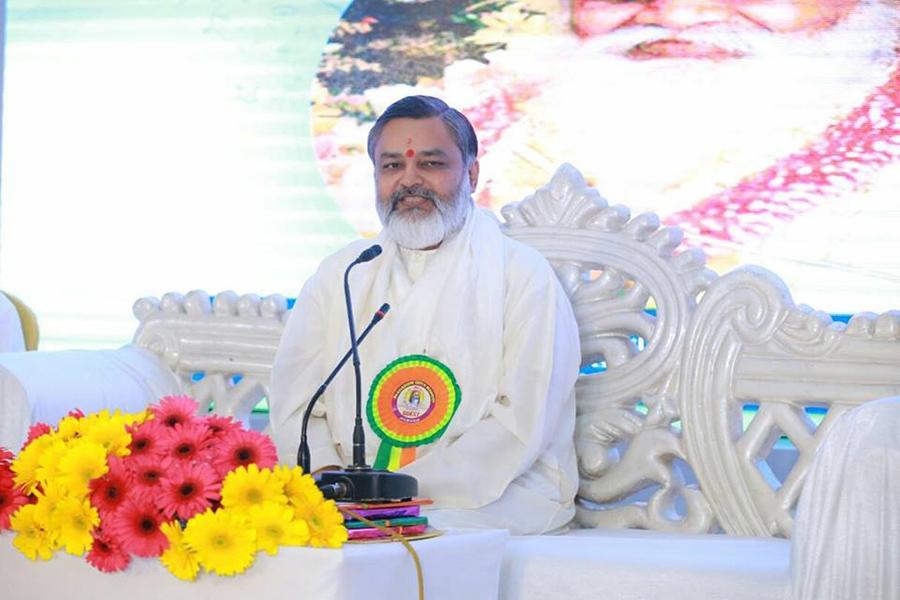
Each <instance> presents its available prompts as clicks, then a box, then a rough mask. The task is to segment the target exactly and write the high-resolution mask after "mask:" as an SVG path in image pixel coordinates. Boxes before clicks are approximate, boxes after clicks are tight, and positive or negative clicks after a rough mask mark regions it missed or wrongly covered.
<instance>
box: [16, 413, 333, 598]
mask: <svg viewBox="0 0 900 600" xmlns="http://www.w3.org/2000/svg"><path fill="white" fill-rule="evenodd" d="M197 408H198V407H197V403H196V402H194V401H193V400H192V399H190V398H188V397H184V396H180V397H179V396H169V397H166V398H163V399H162V400H161V401H160V402H159V404H158V405H153V406H150V407H149V408H148V409H147V410H146V411H144V412H142V413H137V414H121V413H120V412H119V411H116V412H114V413H110V412H109V411H106V410H104V411H101V412H98V413H93V414H90V415H87V416H85V415H84V414H82V413H81V412H80V411H75V412H72V413H69V415H68V416H66V417H64V418H63V419H61V420H60V421H59V423H58V425H57V426H56V428H51V427H50V426H49V425H47V424H44V423H38V424H37V425H34V426H32V428H31V430H30V431H29V434H28V439H27V440H26V442H25V444H24V446H23V448H22V451H21V452H20V453H19V455H18V457H14V456H13V454H12V453H11V452H9V451H8V450H5V449H3V448H0V532H2V531H3V530H5V529H12V530H13V532H15V537H14V538H13V545H14V546H15V547H16V548H17V549H18V550H19V551H21V552H22V553H23V554H24V555H25V556H27V557H28V558H30V559H31V560H36V559H42V560H47V559H49V558H51V557H52V556H53V553H54V552H55V551H56V550H59V549H64V550H65V551H66V552H68V553H70V554H75V555H78V556H81V555H84V554H86V559H87V561H88V562H89V563H90V564H91V565H93V566H94V567H96V568H97V569H99V570H101V571H104V572H115V571H122V570H124V569H125V568H126V567H128V565H129V563H130V562H131V557H132V555H134V556H141V557H159V559H160V561H161V562H162V564H163V565H165V567H166V568H167V569H168V570H169V571H170V572H171V573H172V574H173V575H175V576H176V577H179V578H181V579H185V580H194V579H195V578H196V577H197V575H198V573H199V572H200V569H201V567H202V568H203V569H204V570H206V571H210V572H213V573H217V574H219V575H234V574H236V573H241V572H243V571H244V570H246V569H247V568H248V567H249V566H250V565H252V564H253V561H254V559H255V556H256V553H257V552H258V551H260V550H264V551H265V552H267V553H268V554H276V553H277V552H278V548H279V546H285V545H289V546H304V545H312V546H316V547H332V548H335V547H340V546H341V545H342V544H343V543H344V541H346V540H347V530H346V529H345V528H344V525H343V517H342V516H341V514H340V512H339V511H338V509H337V506H336V505H335V503H334V502H333V501H330V500H328V501H326V500H325V499H324V497H323V496H322V493H321V492H320V491H319V489H318V488H317V487H316V485H315V482H314V481H313V479H312V477H310V476H309V475H307V474H304V473H303V471H302V470H301V469H300V468H299V467H293V468H290V467H286V466H278V465H276V462H277V457H276V452H275V446H274V444H273V443H272V440H271V439H269V438H268V437H267V436H265V435H263V434H261V433H257V432H254V431H248V430H245V429H244V428H243V427H242V426H241V425H240V424H239V423H237V422H235V421H233V420H232V419H231V418H230V417H221V416H217V415H209V416H203V417H201V416H197Z"/></svg>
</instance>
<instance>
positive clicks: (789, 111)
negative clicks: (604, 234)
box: [311, 0, 900, 312]
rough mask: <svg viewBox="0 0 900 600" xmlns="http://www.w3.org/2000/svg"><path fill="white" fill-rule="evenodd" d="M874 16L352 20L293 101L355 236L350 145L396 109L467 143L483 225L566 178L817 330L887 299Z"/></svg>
mask: <svg viewBox="0 0 900 600" xmlns="http://www.w3.org/2000/svg"><path fill="white" fill-rule="evenodd" d="M897 16H898V5H897V3H896V2H894V1H893V0H887V1H871V0H813V1H812V2H808V1H804V0H700V1H695V0H690V1H688V0H650V1H641V2H639V1H631V0H625V1H618V2H607V1H601V0H509V1H502V0H499V1H483V2H475V3H473V2H464V1H461V0H422V1H409V0H405V1H400V0H355V1H353V2H351V3H350V4H349V5H348V7H347V8H346V10H345V11H344V13H343V15H342V18H341V20H340V22H339V23H338V24H337V25H336V27H335V28H334V30H333V32H332V34H331V37H330V39H329V41H328V45H327V47H326V49H325V52H324V53H323V56H322V61H321V63H320V66H319V71H318V76H317V78H316V80H315V81H314V83H313V90H312V117H311V121H312V128H313V137H314V144H315V152H316V157H317V160H318V164H319V169H320V171H321V173H322V175H323V178H324V179H325V181H326V184H327V186H328V188H329V190H330V191H331V193H332V195H333V197H334V198H335V201H336V202H337V203H338V205H339V206H340V209H341V211H342V212H343V215H344V217H345V218H346V219H347V220H348V221H349V222H350V224H351V225H352V226H353V227H354V228H355V229H356V230H357V231H358V232H359V233H361V234H363V235H371V234H373V233H374V232H376V231H377V230H378V229H379V222H378V219H377V215H376V213H375V210H374V206H373V203H372V197H371V177H372V175H371V163H370V162H369V160H368V157H367V156H366V150H365V141H366V134H367V132H368V129H369V128H370V127H371V125H372V123H373V121H374V119H375V117H376V116H377V115H378V114H379V113H380V112H381V111H382V110H384V109H385V108H386V107H387V106H388V105H389V104H390V103H391V102H393V101H394V100H396V99H397V98H399V97H402V96H404V95H406V94H410V93H422V94H431V95H436V96H440V97H442V98H444V99H445V100H446V101H447V102H448V103H449V104H450V105H452V106H454V107H458V108H459V109H460V110H462V111H463V112H464V113H465V114H466V115H467V116H468V117H469V118H470V119H471V120H472V122H473V124H474V126H475V128H476V130H477V131H478V133H479V139H480V144H481V148H480V156H479V159H480V162H481V173H482V179H481V181H480V183H479V187H478V190H477V191H476V195H475V200H476V202H477V203H478V204H479V205H482V206H486V207H490V208H492V209H494V210H495V211H499V208H500V207H501V206H503V205H504V204H506V203H509V202H513V201H517V200H521V199H523V198H524V197H526V196H527V195H528V194H530V193H531V192H533V191H534V190H535V189H536V188H538V187H539V186H541V185H543V184H544V183H546V182H547V181H548V180H549V178H550V176H551V175H552V174H553V172H554V171H555V169H556V168H557V166H558V165H559V164H561V163H563V162H570V163H572V164H574V165H575V166H576V167H577V168H578V169H579V170H581V171H582V172H583V173H584V174H585V176H586V178H587V180H588V183H590V184H591V185H593V186H594V187H596V188H597V189H598V190H599V191H600V193H601V194H602V195H603V196H604V197H605V198H606V199H607V200H608V201H609V202H610V204H618V203H621V204H625V205H627V206H629V207H630V208H631V209H632V214H633V215H636V214H638V213H641V212H646V211H652V212H655V213H657V214H658V215H659V216H660V218H661V220H662V222H663V223H664V224H665V225H674V226H678V227H680V228H682V229H683V230H684V232H685V242H684V244H685V246H687V247H696V248H702V249H703V250H704V252H705V253H706V255H707V260H708V262H709V263H710V266H712V267H713V268H714V269H716V270H717V271H719V272H720V273H722V272H725V271H727V270H729V269H731V268H733V267H735V266H737V265H739V264H746V263H752V264H758V265H761V266H763V267H766V268H769V269H771V270H772V271H774V272H775V273H777V274H778V275H779V276H780V277H782V278H783V279H784V280H785V281H786V283H787V284H788V286H789V288H790V290H791V292H792V294H793V296H794V299H795V301H797V302H802V303H806V304H810V305H812V306H814V307H815V308H818V309H823V310H826V311H830V312H853V311H859V310H873V311H879V310H886V309H889V308H892V307H894V305H896V304H897V299H898V298H900V239H897V237H896V236H895V235H894V233H893V232H894V231H896V229H897V227H898V225H900V207H898V205H897V203H896V201H894V200H893V198H892V197H893V192H894V191H895V190H897V189H900V106H898V104H900V75H898V58H897V42H898V29H897V24H898V19H897Z"/></svg>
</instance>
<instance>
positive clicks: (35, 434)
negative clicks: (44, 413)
mask: <svg viewBox="0 0 900 600" xmlns="http://www.w3.org/2000/svg"><path fill="white" fill-rule="evenodd" d="M51 431H53V428H51V427H50V426H49V425H47V424H46V423H35V424H34V425H32V426H31V427H29V428H28V437H26V438H25V443H24V444H22V449H23V450H24V449H25V447H26V446H28V444H30V443H31V442H32V441H34V440H35V439H36V438H39V437H41V436H42V435H44V434H45V433H50V432H51Z"/></svg>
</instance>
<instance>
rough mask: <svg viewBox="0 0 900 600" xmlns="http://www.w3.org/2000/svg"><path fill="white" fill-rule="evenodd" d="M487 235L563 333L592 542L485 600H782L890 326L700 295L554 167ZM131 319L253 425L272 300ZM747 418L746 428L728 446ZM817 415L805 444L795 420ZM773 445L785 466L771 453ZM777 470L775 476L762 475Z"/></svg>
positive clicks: (649, 219)
mask: <svg viewBox="0 0 900 600" xmlns="http://www.w3.org/2000/svg"><path fill="white" fill-rule="evenodd" d="M502 215H503V218H504V220H505V224H504V226H505V230H506V233H507V234H508V235H509V236H511V237H513V238H515V239H517V240H520V241H522V242H524V243H526V244H529V245H531V246H533V247H535V248H536V249H538V250H539V251H540V252H541V253H543V255H544V256H546V257H547V259H548V260H549V261H550V262H551V264H552V265H553V266H554V268H555V269H556V272H557V274H558V276H559V278H560V280H561V282H562V284H563V287H564V288H565V289H566V291H567V293H568V294H569V297H570V298H571V301H572V304H573V306H574V309H575V314H576V317H577V319H578V323H579V327H580V330H581V344H582V352H583V364H584V366H585V367H586V369H585V373H584V374H583V375H582V376H581V378H580V381H579V383H578V389H577V405H578V417H577V419H578V420H577V429H576V440H575V442H576V449H577V452H578V456H579V468H580V472H581V485H580V489H579V501H578V512H577V517H576V521H577V524H578V525H579V526H581V527H583V528H591V531H584V530H579V531H574V532H571V533H569V534H567V535H564V536H540V537H541V539H534V538H532V539H517V540H513V542H512V543H511V544H510V545H509V546H508V552H507V556H506V559H505V563H506V567H505V569H504V574H503V583H502V590H501V596H502V597H504V598H541V597H561V594H562V593H563V592H564V593H565V595H566V597H569V598H577V597H593V596H594V594H595V593H596V590H597V589H598V586H605V588H606V589H607V590H612V589H613V588H615V593H612V592H611V595H610V596H609V597H616V598H646V597H649V596H650V595H653V594H656V593H658V591H659V590H662V589H665V590H666V594H667V595H668V597H669V598H675V597H679V596H684V597H704V598H719V597H721V598H730V599H731V600H738V599H740V598H748V599H749V598H757V599H758V598H780V597H782V596H783V595H784V594H785V593H787V589H788V586H789V564H788V559H789V553H790V547H789V542H788V541H787V540H785V539H780V538H787V537H789V536H790V534H791V529H792V523H793V518H794V511H795V507H796V505H797V500H798V498H799V496H800V491H801V489H802V485H803V481H804V478H805V477H806V474H807V472H808V471H809V468H810V463H811V461H812V460H813V458H814V456H815V453H816V450H817V448H818V447H819V446H820V445H821V444H822V441H823V438H824V437H825V436H826V435H827V433H828V431H829V430H830V429H831V427H832V425H833V424H834V422H835V421H836V420H837V419H838V418H839V417H840V415H841V414H843V413H844V412H846V411H848V410H849V409H851V408H853V407H855V406H857V405H859V404H861V403H863V402H865V401H867V400H872V399H876V398H881V397H886V396H892V395H898V394H900V313H886V314H882V315H873V314H859V315H856V316H854V317H853V318H852V319H851V320H850V322H849V325H846V326H845V325H843V324H841V323H833V322H831V319H830V317H828V315H826V314H824V313H821V312H816V311H813V310H812V309H810V308H808V307H805V306H802V305H801V306H796V305H794V303H793V301H792V300H791V297H790V294H789V293H788V291H787V289H786V288H785V286H784V285H783V284H782V283H781V281H780V280H779V279H778V278H777V277H776V276H775V275H774V274H772V273H770V272H768V271H765V270H763V269H759V268H753V267H745V268H741V269H737V270H735V271H732V272H730V273H728V274H726V275H723V276H721V277H719V276H717V275H716V274H715V273H713V272H712V271H710V270H709V269H707V268H706V266H705V259H704V257H703V254H702V253H701V252H700V251H698V250H687V251H683V252H677V251H676V248H677V246H678V245H679V243H680V242H681V232H680V231H679V230H678V229H674V228H668V227H665V228H661V227H660V223H659V219H658V218H657V217H656V216H655V215H653V214H643V215H639V216H637V217H634V218H631V217H630V214H629V211H628V209H627V208H625V207H623V206H618V205H617V206H609V205H608V204H607V202H606V201H605V200H604V199H603V198H601V197H600V195H599V194H598V193H597V192H596V191H595V190H593V189H592V188H590V187H588V186H587V185H586V184H585V182H584V180H583V178H582V177H581V175H580V174H579V173H578V171H577V170H575V169H574V168H573V167H571V166H569V165H563V166H562V167H561V168H560V169H559V170H558V171H557V173H556V174H555V175H554V177H553V178H552V180H551V181H550V182H549V183H548V184H547V185H546V186H545V187H543V188H541V189H540V190H538V191H537V192H535V194H533V195H532V196H530V197H528V198H526V199H525V200H523V201H521V202H518V203H515V204H511V205H508V206H506V207H504V209H503V210H502ZM648 308H655V311H649V310H647V309H648ZM298 310H302V307H300V308H298ZM134 314H135V316H136V317H137V318H138V320H139V321H140V326H139V328H138V330H137V332H136V334H135V337H134V346H137V347H138V348H140V349H142V351H149V352H148V354H149V353H152V354H153V355H155V356H157V357H159V359H160V363H161V365H164V366H165V367H166V369H165V370H166V371H167V372H170V373H171V374H174V377H175V379H177V381H178V385H179V386H180V389H181V391H182V392H183V393H187V394H190V395H192V396H193V397H194V398H196V399H197V400H198V401H200V402H201V404H202V406H203V407H209V408H211V409H213V410H214V411H215V412H217V413H221V414H226V415H233V416H235V417H237V418H239V419H241V420H243V421H245V422H251V421H252V412H251V411H252V410H253V407H254V406H256V405H257V404H258V403H259V401H260V400H262V399H263V398H265V396H266V394H267V389H268V380H269V376H270V372H271V365H272V361H273V358H274V354H275V349H276V347H277V345H278V340H279V338H280V335H281V332H282V330H283V326H284V322H285V320H286V318H287V314H288V305H287V302H286V300H285V299H284V298H283V297H281V296H269V297H266V298H259V297H258V296H255V295H252V294H251V295H245V296H240V297H239V296H237V295H236V294H235V293H234V292H224V293H221V294H219V295H217V296H216V297H215V298H214V299H212V300H211V299H210V296H209V295H208V294H207V293H206V292H202V291H194V292H191V293H189V294H187V295H186V296H182V295H180V294H176V293H169V294H166V295H165V296H163V298H162V300H160V301H158V300H155V299H152V298H145V299H142V300H139V301H138V302H136V303H135V306H134ZM32 354H38V355H39V354H41V353H32ZM0 366H2V364H0ZM152 400H155V398H149V399H148V401H152ZM746 405H755V406H756V407H758V408H757V410H756V413H755V416H754V417H753V419H752V421H750V423H749V425H747V426H746V427H745V426H744V421H743V415H744V408H745V406H746ZM823 409H824V410H825V411H826V412H825V415H824V418H823V419H822V420H821V423H820V424H819V425H818V426H817V425H816V424H815V422H814V420H813V419H812V418H811V416H810V412H812V411H815V410H819V411H820V412H821V411H822V410H823ZM783 436H786V438H787V439H789V440H790V442H791V443H792V446H793V449H789V450H787V451H782V450H780V449H778V448H776V443H778V442H779V440H780V439H781V438H782V437H783ZM776 455H786V456H787V461H784V462H786V466H780V467H779V466H776V467H774V468H773V465H774V464H775V462H776V460H775V458H776ZM621 528H632V529H631V530H626V529H621ZM634 529H641V530H658V531H655V532H654V531H635V530H634ZM716 532H724V533H726V534H732V535H725V536H721V535H706V534H708V533H716ZM742 536H754V537H742Z"/></svg>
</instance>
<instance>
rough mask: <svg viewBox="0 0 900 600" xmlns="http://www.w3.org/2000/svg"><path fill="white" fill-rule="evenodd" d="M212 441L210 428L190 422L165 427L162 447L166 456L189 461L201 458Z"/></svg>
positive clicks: (161, 438)
mask: <svg viewBox="0 0 900 600" xmlns="http://www.w3.org/2000/svg"><path fill="white" fill-rule="evenodd" d="M211 439H212V438H211V437H210V431H209V427H207V426H206V424H205V423H203V422H201V421H189V422H186V423H177V424H175V425H173V426H172V427H165V428H164V431H163V433H162V435H161V436H160V446H161V447H162V449H163V452H164V454H165V456H167V457H170V458H173V459H176V460H181V461H188V460H193V459H195V458H199V457H200V455H201V453H202V452H203V451H204V450H206V448H207V447H208V446H209V444H210V441H211Z"/></svg>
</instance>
